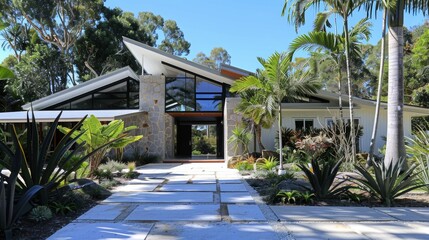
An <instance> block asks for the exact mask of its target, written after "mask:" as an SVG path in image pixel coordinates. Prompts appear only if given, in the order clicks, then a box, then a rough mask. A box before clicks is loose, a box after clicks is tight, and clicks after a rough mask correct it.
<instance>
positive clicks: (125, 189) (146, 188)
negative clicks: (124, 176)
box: [112, 184, 158, 192]
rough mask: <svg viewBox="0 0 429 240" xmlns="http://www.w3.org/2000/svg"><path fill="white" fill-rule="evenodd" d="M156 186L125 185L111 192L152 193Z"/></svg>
mask: <svg viewBox="0 0 429 240" xmlns="http://www.w3.org/2000/svg"><path fill="white" fill-rule="evenodd" d="M157 186H158V185H157V184H126V185H121V186H118V187H116V188H115V189H113V191H112V192H152V191H153V190H155V188H156V187H157Z"/></svg>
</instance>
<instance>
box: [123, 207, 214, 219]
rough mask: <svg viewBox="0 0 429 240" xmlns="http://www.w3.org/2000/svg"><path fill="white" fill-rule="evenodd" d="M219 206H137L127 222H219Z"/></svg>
mask: <svg viewBox="0 0 429 240" xmlns="http://www.w3.org/2000/svg"><path fill="white" fill-rule="evenodd" d="M219 211H220V205H219V204H217V205H214V204H210V205H191V204H187V205H177V204H174V205H170V204H169V205H165V204H157V205H146V204H145V205H139V206H138V207H137V208H136V209H135V210H134V211H132V212H131V214H130V215H129V216H128V217H127V218H126V219H125V220H127V221H133V220H135V221H220V220H221V217H220V215H219Z"/></svg>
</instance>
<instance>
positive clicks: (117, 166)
mask: <svg viewBox="0 0 429 240" xmlns="http://www.w3.org/2000/svg"><path fill="white" fill-rule="evenodd" d="M127 168H128V165H127V164H125V163H122V162H119V161H115V160H111V159H109V160H108V161H107V162H106V163H104V164H101V165H100V166H99V167H98V170H101V171H104V170H109V171H111V172H119V173H120V172H122V170H124V169H127Z"/></svg>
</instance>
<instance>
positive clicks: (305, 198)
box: [300, 192, 314, 204]
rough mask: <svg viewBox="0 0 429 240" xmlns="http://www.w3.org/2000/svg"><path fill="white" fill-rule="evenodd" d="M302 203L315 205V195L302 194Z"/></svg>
mask: <svg viewBox="0 0 429 240" xmlns="http://www.w3.org/2000/svg"><path fill="white" fill-rule="evenodd" d="M300 197H301V201H302V202H303V203H305V204H309V203H313V202H314V200H313V198H314V194H313V193H310V192H304V193H301V196H300Z"/></svg>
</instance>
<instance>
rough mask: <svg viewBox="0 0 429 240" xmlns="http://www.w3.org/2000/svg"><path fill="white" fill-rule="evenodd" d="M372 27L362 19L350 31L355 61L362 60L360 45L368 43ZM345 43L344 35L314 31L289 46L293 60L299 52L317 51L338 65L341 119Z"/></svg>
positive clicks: (299, 37)
mask: <svg viewBox="0 0 429 240" xmlns="http://www.w3.org/2000/svg"><path fill="white" fill-rule="evenodd" d="M370 27H371V23H370V22H369V21H368V20H367V19H362V20H360V21H359V22H358V23H357V24H356V26H355V27H353V28H352V30H351V31H350V44H349V45H350V52H351V56H354V58H355V59H361V58H360V56H361V49H360V47H359V45H360V44H361V41H362V40H365V41H368V39H369V38H370V36H371V33H370ZM344 42H345V39H344V35H338V34H334V33H328V32H325V31H313V32H310V33H308V34H303V35H300V36H298V37H297V38H296V39H294V40H293V41H292V43H291V44H290V46H289V52H290V54H291V56H290V57H291V58H292V57H293V54H295V52H296V51H298V50H306V51H310V52H313V51H316V52H322V53H324V54H325V55H326V56H328V58H329V59H330V60H332V61H333V62H334V63H335V64H336V67H337V81H338V95H339V99H338V102H339V108H340V118H341V119H342V118H343V113H342V87H341V85H342V84H341V82H342V72H343V69H344V59H345V54H344V46H345V44H344Z"/></svg>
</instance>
